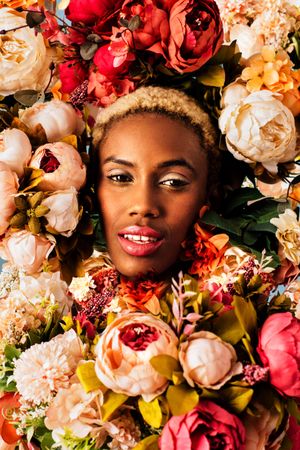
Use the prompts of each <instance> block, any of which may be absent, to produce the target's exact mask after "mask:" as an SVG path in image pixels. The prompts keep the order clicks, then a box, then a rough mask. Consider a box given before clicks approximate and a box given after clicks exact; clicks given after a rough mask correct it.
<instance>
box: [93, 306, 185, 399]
mask: <svg viewBox="0 0 300 450" xmlns="http://www.w3.org/2000/svg"><path fill="white" fill-rule="evenodd" d="M177 343H178V340H177V337H176V336H175V334H174V332H173V331H172V330H171V328H170V327H169V325H167V324H166V323H165V322H163V321H162V320H160V319H156V318H155V317H154V316H152V315H145V314H142V313H130V314H126V315H124V316H121V317H119V318H118V319H115V320H114V321H113V322H112V323H111V324H110V325H109V326H108V327H107V328H106V329H105V331H104V332H103V334H102V335H101V336H100V339H99V341H98V344H97V346H96V349H95V354H96V366H95V370H96V374H97V376H98V378H99V379H100V381H102V383H103V384H104V385H105V386H106V387H108V388H109V389H112V390H113V391H114V392H117V393H122V394H126V395H128V396H137V395H142V396H143V398H144V400H145V401H147V402H149V401H151V400H153V399H154V398H155V397H156V396H157V395H160V394H161V393H162V392H164V390H165V389H166V387H167V385H168V380H167V379H166V378H165V377H163V376H162V375H160V374H159V373H158V372H157V371H156V370H155V369H154V368H153V367H152V365H151V363H150V360H151V358H152V357H153V356H157V355H170V356H172V357H173V358H176V359H177V358H178V354H177Z"/></svg>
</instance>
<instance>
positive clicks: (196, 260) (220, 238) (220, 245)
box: [185, 223, 229, 278]
mask: <svg viewBox="0 0 300 450" xmlns="http://www.w3.org/2000/svg"><path fill="white" fill-rule="evenodd" d="M194 231H195V235H196V242H193V243H192V242H191V241H189V242H187V243H186V244H185V247H186V251H185V257H186V258H187V259H192V260H193V264H192V267H191V268H190V270H189V272H190V274H192V275H198V276H199V278H207V277H208V276H209V274H210V273H211V272H213V271H214V270H215V269H216V268H217V267H218V266H219V265H221V264H222V261H223V257H224V253H225V250H226V249H227V248H228V245H227V244H228V241H229V237H228V236H227V234H216V235H213V234H212V233H209V232H208V231H207V230H204V229H203V228H201V227H200V225H199V224H198V223H196V224H195V226H194ZM191 244H192V248H191Z"/></svg>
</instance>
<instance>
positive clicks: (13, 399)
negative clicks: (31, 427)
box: [0, 393, 21, 445]
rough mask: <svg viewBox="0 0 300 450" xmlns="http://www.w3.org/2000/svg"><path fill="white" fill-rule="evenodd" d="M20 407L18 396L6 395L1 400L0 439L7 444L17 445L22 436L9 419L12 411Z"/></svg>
mask: <svg viewBox="0 0 300 450" xmlns="http://www.w3.org/2000/svg"><path fill="white" fill-rule="evenodd" d="M19 406H20V403H19V396H18V394H13V393H6V394H4V395H3V397H1V399H0V438H1V439H2V440H3V441H4V442H5V443H6V444H10V445H13V444H17V442H18V441H19V440H20V439H21V436H20V435H19V434H17V432H16V429H15V427H14V426H13V424H12V423H11V422H10V420H9V419H8V418H7V416H8V413H9V411H10V410H12V409H15V408H18V407H19Z"/></svg>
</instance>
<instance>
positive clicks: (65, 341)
mask: <svg viewBox="0 0 300 450" xmlns="http://www.w3.org/2000/svg"><path fill="white" fill-rule="evenodd" d="M82 357H83V348H82V344H81V341H80V339H79V337H78V336H77V334H76V333H75V331H74V330H70V331H67V332H66V333H64V334H62V335H58V336H56V337H54V338H53V339H51V341H49V342H42V343H41V344H35V345H32V346H31V347H30V348H29V349H28V350H25V351H24V352H23V353H22V354H21V356H20V358H19V359H18V360H17V361H16V362H15V368H14V373H13V377H14V380H15V382H16V384H17V389H18V392H19V393H20V395H21V396H22V398H23V399H24V400H26V401H29V402H32V403H33V404H35V405H38V404H40V403H44V402H49V401H51V399H52V398H53V396H54V395H55V394H56V393H57V392H58V390H59V389H60V388H65V389H66V388H68V387H69V384H70V378H71V377H72V376H73V375H74V373H75V370H76V367H77V365H78V363H79V361H80V360H81V359H82Z"/></svg>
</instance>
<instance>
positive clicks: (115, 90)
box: [88, 72, 135, 106]
mask: <svg viewBox="0 0 300 450" xmlns="http://www.w3.org/2000/svg"><path fill="white" fill-rule="evenodd" d="M134 88H135V86H134V82H133V81H131V80H129V79H128V78H121V79H119V78H113V79H109V78H107V77H106V76H105V75H102V74H101V73H99V72H91V73H90V76H89V84H88V94H89V95H91V96H94V97H96V99H98V103H99V106H108V105H110V104H111V103H114V102H115V101H116V100H117V98H118V97H122V96H123V95H126V94H129V92H132V91H133V90H134Z"/></svg>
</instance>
